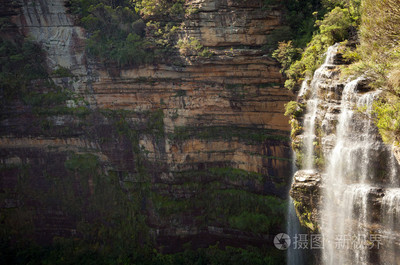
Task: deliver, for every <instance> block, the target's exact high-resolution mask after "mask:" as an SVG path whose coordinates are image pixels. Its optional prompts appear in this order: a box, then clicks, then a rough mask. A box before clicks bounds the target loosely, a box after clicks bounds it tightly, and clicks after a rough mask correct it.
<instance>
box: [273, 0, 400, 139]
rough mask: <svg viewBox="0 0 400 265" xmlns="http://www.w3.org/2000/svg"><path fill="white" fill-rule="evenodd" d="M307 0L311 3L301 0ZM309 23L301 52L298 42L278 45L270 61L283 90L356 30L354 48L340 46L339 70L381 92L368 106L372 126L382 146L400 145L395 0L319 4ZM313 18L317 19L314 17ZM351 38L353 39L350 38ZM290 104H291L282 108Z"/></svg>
mask: <svg viewBox="0 0 400 265" xmlns="http://www.w3.org/2000/svg"><path fill="white" fill-rule="evenodd" d="M304 2H310V3H311V2H313V1H304ZM319 2H320V3H321V4H322V8H321V9H320V10H317V5H316V6H313V7H315V8H316V11H319V12H320V13H321V12H323V10H324V9H325V10H328V11H329V12H327V13H326V14H325V15H324V17H323V18H322V19H319V20H317V21H316V22H315V27H316V31H315V32H314V33H313V37H312V39H311V41H310V42H309V43H308V44H307V46H306V48H305V49H304V50H302V49H301V46H299V41H298V38H296V37H295V38H294V39H293V40H290V41H285V42H280V43H279V46H278V49H277V50H275V51H274V53H273V57H274V58H276V59H277V60H278V61H279V62H280V63H281V65H282V70H281V72H282V73H283V74H284V75H285V76H286V77H287V81H286V83H285V87H287V88H288V89H295V90H296V89H298V88H299V86H300V84H301V82H302V81H303V80H304V79H305V78H306V77H312V74H313V72H314V71H315V70H316V68H317V67H318V66H319V65H320V64H321V63H322V62H323V60H324V58H323V57H324V56H323V55H324V53H325V52H326V50H327V48H328V47H329V46H331V45H332V44H334V43H335V42H343V41H347V40H348V39H349V38H354V37H355V36H352V35H353V34H355V32H358V36H357V37H358V41H359V43H358V45H357V47H356V48H355V49H353V48H341V49H342V52H343V57H344V59H345V60H347V61H348V62H350V63H351V64H349V65H348V66H347V67H344V69H343V71H344V73H346V74H347V75H353V76H361V75H362V76H364V77H365V78H367V79H368V80H369V81H370V86H371V88H380V89H383V90H384V91H385V93H384V94H383V95H384V96H383V98H382V100H380V101H379V102H377V103H376V104H375V105H374V114H375V118H376V124H377V126H378V128H379V131H380V133H381V135H382V138H383V140H384V141H385V142H387V143H393V142H394V143H397V144H398V143H399V141H400V125H399V122H400V121H399V117H400V108H399V106H400V70H399V67H400V2H399V1H398V0H385V1H374V0H322V1H319ZM314 15H317V14H316V13H315V14H314ZM353 40H354V39H353ZM288 106H289V107H290V106H294V105H288Z"/></svg>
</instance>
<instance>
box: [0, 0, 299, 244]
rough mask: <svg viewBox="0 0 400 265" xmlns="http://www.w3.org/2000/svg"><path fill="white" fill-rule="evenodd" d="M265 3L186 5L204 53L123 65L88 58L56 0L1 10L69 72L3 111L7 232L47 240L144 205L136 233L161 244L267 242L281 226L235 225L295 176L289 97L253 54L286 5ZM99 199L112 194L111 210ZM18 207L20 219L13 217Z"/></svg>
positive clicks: (186, 31) (218, 0) (229, 0)
mask: <svg viewBox="0 0 400 265" xmlns="http://www.w3.org/2000/svg"><path fill="white" fill-rule="evenodd" d="M16 2H18V3H16ZM261 2H262V1H259V0H247V1H239V0H237V1H236V0H193V1H187V2H186V4H187V5H192V6H195V7H196V8H197V12H196V13H194V14H191V15H189V16H187V17H186V18H185V19H184V21H183V26H182V31H181V33H180V35H181V37H182V38H186V37H194V38H196V39H199V40H200V42H201V44H202V45H203V46H204V47H207V48H209V49H210V51H211V52H212V53H213V55H212V56H211V57H209V58H205V57H200V56H197V55H188V56H183V55H180V54H176V55H175V57H176V58H173V59H172V60H171V61H175V62H177V63H176V64H152V65H142V66H138V67H135V68H123V69H117V68H115V69H114V68H112V67H111V68H110V67H107V68H106V67H104V66H103V65H101V64H98V63H96V62H95V61H93V60H90V59H88V58H87V56H86V55H85V50H84V42H85V32H84V30H83V29H82V28H80V27H78V26H76V25H75V24H74V18H73V17H71V16H70V15H69V14H67V9H66V7H65V3H64V1H63V0H51V1H50V0H40V1H30V0H20V1H5V2H3V3H2V9H1V12H2V15H4V16H9V17H11V21H12V22H13V23H14V24H15V25H17V29H16V30H17V31H18V32H19V34H22V35H24V36H26V37H30V38H32V39H34V40H35V41H36V42H38V43H40V44H41V46H42V47H43V49H44V50H45V52H46V54H47V64H48V67H49V68H50V70H51V71H54V70H57V69H58V68H60V67H63V68H67V69H68V70H70V72H71V75H69V76H68V75H67V76H65V77H57V76H53V78H52V80H53V81H54V84H55V85H56V86H58V87H61V90H54V87H53V88H49V86H48V85H47V84H45V82H43V81H41V80H36V81H35V82H34V85H35V87H36V88H37V87H39V91H40V93H39V94H37V95H36V94H35V96H36V97H37V100H38V102H36V103H32V100H34V99H35V98H33V97H32V96H31V97H30V98H29V99H30V100H31V101H29V100H28V104H27V103H26V102H27V100H25V101H24V102H23V101H21V100H10V101H8V102H7V103H6V104H5V106H4V107H3V108H2V115H1V117H2V118H1V127H0V128H1V129H0V130H1V138H0V149H1V156H0V158H1V161H2V170H1V176H2V177H1V180H2V182H1V189H2V196H3V195H4V196H3V197H2V203H1V205H2V208H3V210H4V209H8V210H10V215H9V217H8V219H7V218H6V222H9V225H10V226H11V227H12V229H11V230H12V231H13V232H15V233H17V234H18V233H19V232H17V231H18V229H21V227H25V228H26V233H25V235H26V236H27V237H32V238H36V239H39V240H43V241H44V242H48V241H51V240H52V239H53V238H54V237H55V236H66V237H71V236H76V235H78V236H79V235H80V234H82V233H86V232H87V230H85V232H83V231H82V227H84V224H85V223H87V222H89V223H90V222H93V223H96V222H100V223H102V222H105V223H103V225H106V226H107V222H111V223H113V222H114V221H115V220H114V219H112V218H116V217H115V216H114V217H110V216H111V215H112V214H115V215H116V216H118V214H120V216H125V217H124V218H127V219H126V220H130V219H129V218H132V216H137V214H138V213H140V214H141V215H142V216H144V219H145V221H144V224H143V225H144V226H145V227H147V228H146V229H149V231H150V232H149V233H147V234H146V235H141V236H143V238H144V237H146V236H148V235H150V236H151V237H153V238H154V239H155V240H156V242H157V245H158V246H159V247H161V246H164V250H165V251H177V250H179V248H180V246H181V245H182V244H183V243H185V242H188V241H191V242H192V244H193V246H194V247H196V246H207V245H208V244H211V243H215V242H216V241H217V240H219V241H221V242H223V243H224V244H230V245H236V246H241V245H244V244H247V243H252V244H257V245H260V244H269V242H268V240H266V239H267V235H268V234H269V233H274V232H275V230H277V229H278V228H279V225H278V224H274V223H273V222H272V224H271V226H270V227H267V228H261V229H253V228H249V227H242V226H241V225H240V224H239V222H237V221H235V220H238V218H240V217H241V216H242V215H243V213H244V212H247V213H249V214H250V215H251V214H253V215H254V214H262V215H263V216H264V217H263V218H264V219H262V220H264V221H265V220H269V219H273V216H274V215H276V214H279V213H277V212H274V210H273V209H272V208H273V206H271V205H269V204H271V202H270V200H271V198H272V199H273V200H277V203H280V199H279V197H281V198H282V197H283V196H284V193H285V192H286V191H287V185H288V183H289V178H290V173H289V172H290V165H291V162H290V153H291V152H290V145H289V139H288V131H289V125H288V121H287V119H286V118H285V117H284V115H283V113H284V104H285V103H286V102H288V101H289V100H291V99H292V97H293V95H292V94H291V93H290V92H289V91H287V90H286V89H283V87H282V76H281V74H280V73H279V65H277V63H276V62H275V61H274V60H272V59H271V58H270V57H269V56H268V55H267V54H266V53H265V51H264V50H263V49H262V45H264V44H265V43H266V42H267V41H268V36H269V33H270V32H271V31H272V30H274V29H277V28H279V26H280V25H281V17H282V13H281V11H279V10H278V9H276V8H274V9H270V10H263V9H261ZM10 10H11V11H12V12H11V11H10ZM55 91H56V92H55ZM68 91H70V92H68ZM60 95H62V97H61V100H58V99H59V97H58V96H60ZM52 96H53V97H52ZM46 97H49V102H48V103H44V102H47V101H45V98H46ZM29 102H30V103H29ZM71 183H72V184H71ZM107 187H108V188H107ZM110 187H113V188H110ZM121 191H123V194H124V195H116V194H120V193H119V192H121ZM113 192H114V193H113ZM107 196H111V198H116V197H115V196H117V197H118V196H120V197H118V198H119V199H118V200H116V202H115V203H117V204H116V205H114V206H113V205H112V203H111V202H107V201H108V200H109V198H108V197H107ZM121 196H127V197H126V199H125V200H126V201H124V200H123V199H121V198H122V197H121ZM60 197H62V198H61V199H60ZM124 198H125V197H124ZM119 200H120V201H119ZM121 200H122V201H121ZM127 202H129V203H131V204H133V206H132V207H133V208H132V210H129V209H131V208H129V207H130V206H129V207H128V206H126V205H127ZM110 203H111V204H110ZM129 203H128V204H129ZM101 205H103V206H101ZM126 207H128V208H126ZM107 211H109V214H108V215H107ZM120 211H121V212H120ZM130 211H133V212H134V213H135V214H133V215H132V216H130V217H129V218H128V217H127V216H126V214H128V213H129V212H130ZM111 213H112V214H111ZM16 215H20V216H23V217H21V218H20V220H21V222H20V223H12V222H13V220H15V219H13V218H15V216H16ZM109 215H110V216H109ZM82 216H84V217H82ZM96 216H100V217H101V216H103V217H104V220H103V221H102V220H101V219H98V218H97V217H96ZM107 218H111V219H107ZM134 218H139V217H134ZM82 219H84V221H83V222H82ZM117 219H118V218H117ZM139 219H140V218H139ZM139 219H135V220H136V221H137V220H139ZM107 220H108V221H107ZM111 220H114V221H111ZM140 220H141V219H140ZM264 221H263V222H264ZM118 222H119V221H118ZM137 222H139V221H137ZM265 222H266V221H265ZM139 223H141V221H140V222H139ZM121 225H123V226H122V227H124V229H125V228H126V227H127V226H129V225H125V224H121ZM137 230H139V229H137ZM24 231H25V230H24ZM28 231H29V232H28ZM127 231H129V229H128V230H127ZM127 231H125V230H122V231H121V233H129V232H127ZM139 236H140V235H139ZM143 240H144V239H143Z"/></svg>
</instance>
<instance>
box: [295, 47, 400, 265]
mask: <svg viewBox="0 0 400 265" xmlns="http://www.w3.org/2000/svg"><path fill="white" fill-rule="evenodd" d="M337 49H338V45H334V46H332V47H330V48H329V49H328V52H327V56H326V58H327V59H326V60H325V63H324V64H323V65H322V66H321V67H320V68H319V69H318V70H316V72H315V74H314V76H313V79H312V81H311V82H310V85H307V84H303V86H302V89H301V93H300V95H299V96H305V95H307V93H308V96H307V97H308V98H307V99H306V100H307V101H306V103H307V109H306V114H305V116H304V133H303V136H302V139H303V153H304V156H303V161H302V169H316V170H319V171H320V173H321V174H322V182H323V187H324V189H323V191H322V198H323V201H322V205H321V209H320V212H321V223H320V230H321V234H322V236H323V238H324V248H323V251H322V262H323V264H325V265H338V264H351V265H370V264H388V265H391V264H393V265H394V264H400V263H397V262H398V261H396V260H395V259H396V255H394V254H393V253H396V249H395V247H394V241H393V240H395V239H396V238H397V240H398V241H400V239H399V236H398V234H396V233H399V232H400V229H399V223H400V188H399V169H398V168H399V167H398V164H397V162H396V160H395V158H394V157H393V154H392V152H391V150H390V148H389V147H388V146H386V145H384V144H383V143H382V141H381V139H380V137H379V134H378V133H377V129H376V127H375V125H374V123H373V117H372V114H371V110H372V109H373V102H374V100H376V99H377V97H378V96H379V94H380V91H378V90H377V91H370V92H365V91H358V86H359V85H360V83H361V82H363V80H364V78H363V77H358V78H355V79H353V80H349V81H347V82H344V83H343V84H342V85H341V86H340V85H337V84H335V85H333V84H332V75H334V73H335V71H336V73H337V68H336V67H337V66H335V64H334V61H335V60H334V58H335V55H336V54H337ZM332 87H334V88H332ZM338 90H341V91H339V92H340V93H338ZM332 91H335V93H336V94H340V96H339V97H338V98H335V96H332V95H333V92H332ZM329 93H330V94H329ZM329 97H330V98H329ZM320 125H322V126H320ZM328 125H330V126H328ZM329 127H331V128H333V129H329ZM317 130H318V131H317ZM318 141H319V143H318ZM318 144H319V145H320V148H322V150H323V152H322V154H323V155H324V161H325V163H324V164H323V166H319V168H317V166H316V163H315V160H316V156H317V155H318V154H317V153H316V145H318ZM371 234H373V236H377V235H379V240H382V241H379V243H382V246H381V247H382V248H379V246H378V244H376V243H377V242H374V241H373V239H376V238H372V237H371ZM375 234H377V235H375ZM393 237H394V239H393ZM391 240H392V241H391ZM372 243H374V244H375V245H373V244H372Z"/></svg>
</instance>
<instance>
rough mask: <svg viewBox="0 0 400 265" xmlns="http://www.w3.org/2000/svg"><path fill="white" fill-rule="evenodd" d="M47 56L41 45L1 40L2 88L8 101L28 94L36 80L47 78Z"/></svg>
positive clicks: (0, 74)
mask: <svg viewBox="0 0 400 265" xmlns="http://www.w3.org/2000/svg"><path fill="white" fill-rule="evenodd" d="M44 58H45V56H44V53H43V51H42V50H41V48H40V47H39V45H37V44H35V43H33V42H31V41H29V40H23V41H22V42H21V43H20V42H11V41H8V40H5V39H3V38H0V87H1V89H2V91H3V93H4V97H5V98H6V99H9V98H14V97H17V96H21V95H22V94H23V93H26V92H28V90H27V89H28V86H29V84H30V83H31V81H32V80H34V79H44V78H47V76H48V75H47V71H46V63H45V60H44Z"/></svg>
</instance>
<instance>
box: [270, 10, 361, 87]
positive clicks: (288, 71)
mask: <svg viewBox="0 0 400 265" xmlns="http://www.w3.org/2000/svg"><path fill="white" fill-rule="evenodd" d="M355 14H357V13H355ZM355 14H353V13H352V12H350V8H341V7H339V6H337V7H335V8H334V9H332V10H331V11H330V12H329V13H327V14H326V15H325V16H324V18H323V19H322V20H318V21H316V26H318V32H317V33H316V34H314V36H313V38H312V40H311V41H310V43H309V44H308V45H307V48H306V49H305V50H304V52H303V54H302V56H301V59H300V60H297V61H295V62H294V63H292V64H291V65H290V67H288V64H289V62H292V61H293V60H292V58H293V57H294V56H293V54H295V53H294V51H293V48H292V47H291V46H290V45H289V43H286V44H285V43H283V44H282V45H281V47H280V49H278V50H277V51H275V52H274V54H275V55H276V57H277V58H279V61H281V62H283V63H284V70H283V73H284V74H285V75H286V76H287V78H288V80H287V81H286V82H285V87H286V88H288V89H290V90H291V89H294V88H298V87H299V86H300V84H301V82H302V80H303V79H304V77H305V76H312V74H313V72H314V71H315V70H316V69H317V67H318V66H319V65H321V64H322V63H323V61H324V58H323V56H322V55H323V54H324V53H325V52H326V50H327V49H328V47H329V46H331V45H333V44H334V43H335V42H341V41H344V40H345V39H346V38H347V37H348V31H349V29H350V28H351V27H354V26H356V25H357V23H358V21H359V17H358V16H357V15H355Z"/></svg>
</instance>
